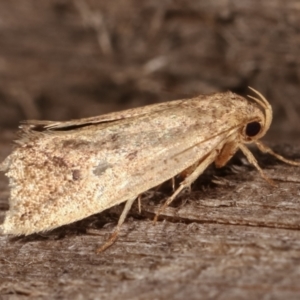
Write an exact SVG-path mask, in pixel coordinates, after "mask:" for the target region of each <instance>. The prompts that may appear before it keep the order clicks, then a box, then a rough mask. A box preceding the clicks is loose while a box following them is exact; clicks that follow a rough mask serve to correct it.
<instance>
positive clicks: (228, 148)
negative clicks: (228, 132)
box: [215, 141, 238, 168]
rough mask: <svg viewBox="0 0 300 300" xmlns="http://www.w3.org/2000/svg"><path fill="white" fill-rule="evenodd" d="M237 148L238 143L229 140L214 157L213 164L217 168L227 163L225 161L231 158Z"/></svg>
mask: <svg viewBox="0 0 300 300" xmlns="http://www.w3.org/2000/svg"><path fill="white" fill-rule="evenodd" d="M237 149H238V143H237V142H236V141H231V142H228V143H226V144H225V145H224V146H223V148H222V149H221V152H220V153H219V155H218V156H217V158H216V159H215V165H216V167H217V168H222V167H223V166H225V165H226V164H227V162H228V161H229V160H230V159H231V158H232V156H233V155H234V154H235V153H236V151H237Z"/></svg>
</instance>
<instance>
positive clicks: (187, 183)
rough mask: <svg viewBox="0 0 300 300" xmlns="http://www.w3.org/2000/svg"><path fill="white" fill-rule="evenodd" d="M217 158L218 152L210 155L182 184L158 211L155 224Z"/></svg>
mask: <svg viewBox="0 0 300 300" xmlns="http://www.w3.org/2000/svg"><path fill="white" fill-rule="evenodd" d="M216 156H217V152H216V151H212V152H211V153H209V154H208V155H207V156H206V157H205V158H204V159H203V160H202V161H201V162H200V163H199V165H198V166H197V168H195V170H194V171H193V172H192V173H191V174H189V176H188V177H186V178H185V179H184V180H183V181H182V182H181V183H180V186H179V187H178V189H177V190H176V191H175V192H174V193H173V195H172V196H171V197H169V198H168V200H167V201H166V202H165V203H164V204H163V205H162V206H161V207H160V208H159V209H158V211H157V212H156V214H155V217H154V220H153V222H154V224H155V223H156V222H157V219H158V217H159V215H160V214H161V213H162V212H163V211H164V209H165V208H166V207H167V206H168V205H170V204H171V203H172V201H173V200H174V199H175V198H176V197H177V196H178V194H179V193H180V192H181V191H182V190H184V189H185V188H190V186H191V184H192V183H193V182H194V181H195V180H196V179H197V178H198V177H199V176H200V175H201V174H202V173H203V171H204V170H205V169H206V168H207V167H208V166H209V165H210V164H211V163H212V162H213V161H214V160H215V158H216Z"/></svg>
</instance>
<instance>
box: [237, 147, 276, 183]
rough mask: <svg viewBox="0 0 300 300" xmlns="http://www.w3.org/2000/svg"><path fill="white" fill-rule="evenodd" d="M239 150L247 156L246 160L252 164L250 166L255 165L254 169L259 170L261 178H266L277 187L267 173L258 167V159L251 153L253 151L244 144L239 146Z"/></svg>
mask: <svg viewBox="0 0 300 300" xmlns="http://www.w3.org/2000/svg"><path fill="white" fill-rule="evenodd" d="M239 148H240V149H241V150H242V152H243V153H244V155H245V156H246V158H247V159H248V161H249V162H250V164H252V165H254V167H255V168H256V169H257V170H258V172H259V173H260V175H261V177H262V178H264V179H265V180H266V181H267V182H268V183H269V184H271V185H273V186H276V184H275V182H274V181H273V180H272V179H270V178H269V177H268V176H267V175H266V174H265V173H264V171H263V170H262V169H261V167H260V166H259V165H258V163H257V160H256V158H255V157H254V156H253V154H252V153H251V151H250V150H249V149H248V148H247V147H246V146H245V145H243V144H240V145H239Z"/></svg>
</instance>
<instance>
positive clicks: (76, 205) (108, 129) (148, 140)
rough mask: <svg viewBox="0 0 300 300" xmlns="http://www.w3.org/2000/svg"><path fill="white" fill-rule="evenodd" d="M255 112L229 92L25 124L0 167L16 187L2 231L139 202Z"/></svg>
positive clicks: (34, 228)
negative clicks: (13, 146)
mask: <svg viewBox="0 0 300 300" xmlns="http://www.w3.org/2000/svg"><path fill="white" fill-rule="evenodd" d="M257 112H259V113H261V112H260V110H259V108H258V107H257V106H256V105H255V104H253V103H250V102H248V101H247V100H246V99H244V98H242V97H239V96H237V95H235V94H233V93H230V92H227V93H220V94H215V95H210V96H199V97H196V98H192V99H187V100H177V101H171V102H166V103H162V104H156V105H150V106H146V107H142V108H137V109H132V110H127V111H123V112H118V113H111V114H107V115H103V116H99V117H93V118H87V119H81V120H73V121H68V122H50V121H48V122H47V121H46V122H45V121H28V122H26V123H24V124H23V125H22V126H21V138H20V139H19V140H18V141H17V144H18V146H17V147H16V149H15V150H14V151H13V152H12V154H11V155H10V156H8V158H7V159H6V160H5V161H4V162H3V163H2V165H1V167H0V168H2V170H5V171H7V173H6V175H7V176H8V177H9V185H10V187H11V194H10V203H9V204H10V210H9V211H8V212H7V213H6V218H5V221H4V223H3V225H2V230H3V232H4V233H11V234H16V235H18V234H31V233H34V232H38V231H45V230H49V229H52V228H55V227H59V226H61V225H64V224H68V223H71V222H74V221H77V220H79V219H83V218H85V217H87V216H89V215H92V214H95V213H99V212H101V211H103V210H105V209H107V208H109V207H111V206H114V205H116V204H119V203H122V202H124V201H126V200H128V199H131V198H133V197H137V196H138V195H139V194H141V193H143V192H145V191H147V190H148V189H150V188H152V187H155V186H157V185H159V184H160V183H162V182H164V181H166V180H168V179H170V178H172V177H174V176H175V175H177V174H179V173H180V172H182V171H183V170H185V169H186V168H188V167H189V166H191V165H193V164H194V163H196V162H197V161H199V160H200V159H201V158H203V157H204V156H205V155H207V154H208V153H210V152H211V151H212V150H214V149H219V150H220V149H221V148H222V147H223V145H224V144H225V143H226V141H227V140H228V138H229V137H230V136H231V135H233V134H235V133H236V132H237V131H238V130H240V127H241V126H243V125H244V124H245V123H246V122H248V121H249V120H250V121H251V120H252V119H253V118H254V116H255V115H256V114H257ZM15 224H18V226H15Z"/></svg>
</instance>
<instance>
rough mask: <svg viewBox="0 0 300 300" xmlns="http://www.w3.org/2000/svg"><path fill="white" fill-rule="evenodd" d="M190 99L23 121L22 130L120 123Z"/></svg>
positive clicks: (163, 109) (203, 97) (202, 97)
mask: <svg viewBox="0 0 300 300" xmlns="http://www.w3.org/2000/svg"><path fill="white" fill-rule="evenodd" d="M206 97H210V96H199V99H200V98H201V99H205V98H206ZM186 101H188V99H184V100H175V101H169V102H164V103H158V104H152V105H147V106H143V107H137V108H132V109H127V110H123V111H118V112H112V113H108V114H104V115H99V116H94V117H89V118H83V119H74V120H70V121H61V122H59V121H41V120H26V121H22V123H21V126H20V128H21V129H23V130H38V131H43V130H58V129H66V130H67V129H68V128H78V127H81V126H89V125H93V124H101V123H110V122H114V121H118V120H121V119H128V118H133V117H138V116H142V115H145V114H148V115H149V114H152V113H154V112H158V111H165V110H168V109H171V108H172V107H175V106H177V105H178V104H180V103H182V102H186Z"/></svg>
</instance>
